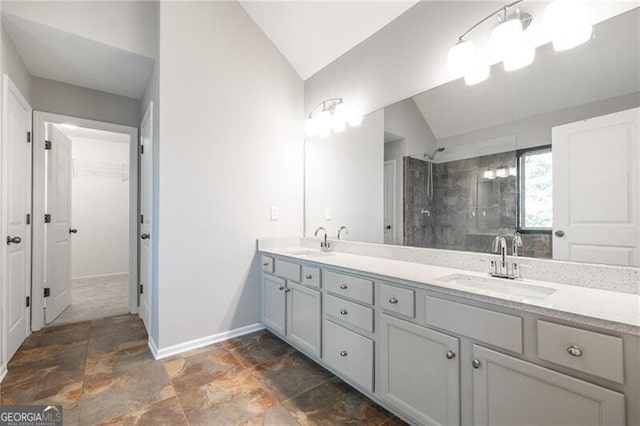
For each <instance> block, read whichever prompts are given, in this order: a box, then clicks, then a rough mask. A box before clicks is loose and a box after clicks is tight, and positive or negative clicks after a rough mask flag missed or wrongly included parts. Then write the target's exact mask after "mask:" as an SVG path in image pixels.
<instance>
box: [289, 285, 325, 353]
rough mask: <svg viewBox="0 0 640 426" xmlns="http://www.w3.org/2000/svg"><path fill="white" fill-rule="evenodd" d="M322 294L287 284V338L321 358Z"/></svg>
mask: <svg viewBox="0 0 640 426" xmlns="http://www.w3.org/2000/svg"><path fill="white" fill-rule="evenodd" d="M320 300H321V296H320V292H319V291H318V290H312V289H310V288H307V287H303V286H301V285H298V284H296V283H292V282H291V281H288V282H287V336H288V337H289V338H290V339H291V340H292V341H294V342H296V343H297V344H298V345H300V346H302V347H304V348H305V349H307V350H308V351H309V352H311V353H312V354H314V355H317V356H318V357H319V356H320V327H321V321H320V309H321V305H320Z"/></svg>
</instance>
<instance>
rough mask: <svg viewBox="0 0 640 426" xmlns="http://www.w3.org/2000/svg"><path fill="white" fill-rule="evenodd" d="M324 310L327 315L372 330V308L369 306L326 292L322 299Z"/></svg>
mask: <svg viewBox="0 0 640 426" xmlns="http://www.w3.org/2000/svg"><path fill="white" fill-rule="evenodd" d="M324 311H325V312H326V313H327V315H331V316H333V317H335V318H339V319H341V320H342V321H345V322H348V323H349V324H351V325H354V326H356V327H359V328H361V329H363V330H365V331H368V332H371V333H372V332H373V309H371V308H367V307H366V306H362V305H358V304H357V303H354V302H349V301H348V300H345V299H342V298H340V297H335V296H332V295H330V294H327V295H326V296H325V299H324Z"/></svg>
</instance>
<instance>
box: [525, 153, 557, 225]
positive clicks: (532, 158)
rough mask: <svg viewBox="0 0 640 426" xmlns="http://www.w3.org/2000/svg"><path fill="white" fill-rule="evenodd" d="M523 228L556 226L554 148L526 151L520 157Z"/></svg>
mask: <svg viewBox="0 0 640 426" xmlns="http://www.w3.org/2000/svg"><path fill="white" fill-rule="evenodd" d="M519 163H520V164H519V165H520V167H519V179H520V218H519V219H520V223H519V225H520V226H519V227H520V228H521V229H541V230H543V229H551V228H552V227H553V170H552V155H551V148H544V149H539V150H532V151H525V152H523V153H522V154H521V155H520V158H519Z"/></svg>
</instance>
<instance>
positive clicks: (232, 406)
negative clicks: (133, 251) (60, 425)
mask: <svg viewBox="0 0 640 426" xmlns="http://www.w3.org/2000/svg"><path fill="white" fill-rule="evenodd" d="M0 387H1V390H0V403H1V404H62V405H63V406H64V408H63V416H64V423H65V424H69V425H77V424H80V425H93V424H109V425H116V424H118V425H119V424H125V425H132V424H140V425H172V426H174V425H176V426H177V425H188V424H191V425H236V424H243V425H257V424H268V425H297V424H303V425H310V424H318V425H338V424H366V425H385V426H391V425H400V424H404V423H403V422H402V421H400V420H399V419H397V418H396V417H394V416H393V415H391V414H390V413H389V412H388V411H386V410H384V409H383V408H381V407H379V406H378V405H376V404H375V403H374V402H372V401H371V400H369V399H367V398H366V397H364V396H362V395H361V394H360V393H358V392H357V391H355V390H354V389H353V388H351V387H350V386H349V385H347V384H345V383H344V382H342V381H341V380H340V379H338V378H336V377H335V376H334V375H332V374H331V373H329V372H328V371H326V370H324V369H322V368H321V367H319V366H318V365H317V364H315V363H314V362H312V361H310V360H309V359H307V358H306V357H305V356H303V355H301V354H300V353H299V352H298V351H296V350H295V349H293V348H292V347H290V346H289V345H287V344H285V343H283V342H282V341H280V340H279V339H278V338H276V337H275V336H273V335H272V334H270V333H269V332H267V331H260V332H256V333H252V334H249V335H246V336H243V337H239V338H236V339H232V340H228V341H226V342H222V343H217V344H214V345H210V346H207V347H205V348H201V349H196V350H193V351H191V352H187V353H184V354H180V355H176V356H174V357H171V358H167V359H164V360H161V361H156V360H154V359H153V357H152V356H151V353H150V352H149V349H148V347H147V334H146V332H145V328H144V325H143V324H142V322H141V321H140V320H139V319H138V318H137V317H135V316H133V315H120V316H116V317H111V318H105V319H101V320H96V321H86V322H81V323H76V324H67V325H61V326H57V327H50V328H47V329H44V330H42V331H39V332H36V333H33V334H32V335H31V336H30V337H29V338H28V339H27V340H26V341H25V343H24V344H23V345H22V347H21V348H20V350H19V351H18V352H17V353H16V355H15V356H14V357H13V359H12V360H11V362H10V363H9V373H8V375H7V377H6V378H5V379H4V381H3V382H2V384H1V385H0Z"/></svg>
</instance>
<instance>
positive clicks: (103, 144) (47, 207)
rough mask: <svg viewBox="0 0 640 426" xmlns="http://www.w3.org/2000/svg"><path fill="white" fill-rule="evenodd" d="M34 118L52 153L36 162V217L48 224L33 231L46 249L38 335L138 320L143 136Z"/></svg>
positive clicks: (39, 263)
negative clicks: (70, 326)
mask: <svg viewBox="0 0 640 426" xmlns="http://www.w3.org/2000/svg"><path fill="white" fill-rule="evenodd" d="M34 118H35V120H34V127H35V131H36V135H35V136H36V138H38V137H42V139H43V141H44V146H45V149H44V150H43V151H42V152H40V153H39V154H40V155H34V171H36V170H37V171H38V172H39V173H34V213H35V211H36V210H41V211H42V212H43V216H44V221H43V225H42V227H41V228H40V230H37V229H34V243H35V244H34V247H36V248H42V249H43V250H35V251H34V269H33V272H34V277H36V279H34V294H38V293H39V292H38V290H37V289H36V287H37V286H38V285H41V286H42V293H40V294H43V298H42V299H41V303H42V310H40V309H38V307H37V306H35V303H34V308H35V309H34V318H33V326H34V327H33V328H34V329H36V328H37V327H38V325H40V326H44V325H59V324H65V323H74V322H81V321H87V320H93V319H98V318H104V317H109V316H115V315H120V314H126V313H136V312H137V306H138V294H137V291H136V290H137V285H136V283H137V280H138V278H137V274H138V267H137V259H138V248H137V234H138V223H137V220H136V217H137V211H138V201H137V192H138V187H137V185H138V183H137V181H138V180H137V172H138V137H137V129H135V128H130V127H126V126H120V125H113V124H109V123H100V122H93V121H90V120H83V119H79V118H74V117H65V116H60V115H55V114H47V113H39V112H36V113H35V114H34ZM36 217H37V216H36ZM39 231H40V232H39ZM40 238H41V239H42V241H41V242H40V241H38V242H36V239H38V240H39V239H40ZM38 277H41V279H37V278H38ZM34 302H36V300H34ZM38 314H40V315H38Z"/></svg>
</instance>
